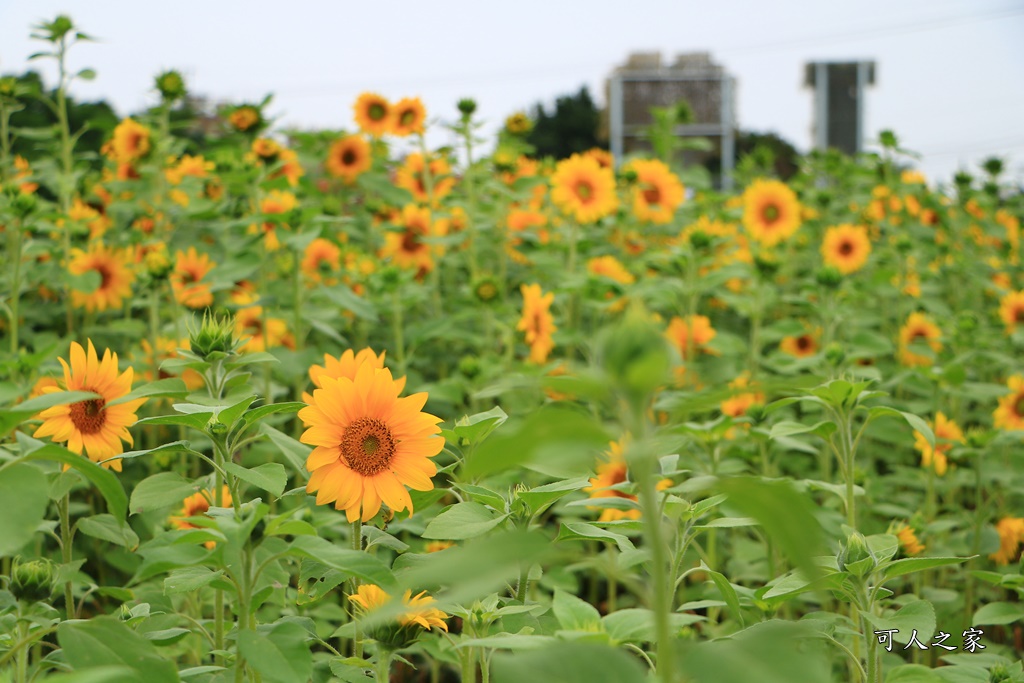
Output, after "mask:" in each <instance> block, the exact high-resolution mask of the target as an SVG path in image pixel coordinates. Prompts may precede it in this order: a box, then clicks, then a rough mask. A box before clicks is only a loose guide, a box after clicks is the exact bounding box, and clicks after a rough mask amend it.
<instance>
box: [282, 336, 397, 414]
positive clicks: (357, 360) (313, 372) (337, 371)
mask: <svg viewBox="0 0 1024 683" xmlns="http://www.w3.org/2000/svg"><path fill="white" fill-rule="evenodd" d="M385 353H386V352H385V351H381V352H380V355H378V354H377V353H375V352H374V350H373V349H371V348H369V347H367V348H365V349H362V350H361V351H359V352H355V351H353V350H352V349H346V350H345V352H344V353H342V354H341V355H340V356H338V357H337V358H335V357H333V356H331V355H329V354H326V353H325V354H324V364H323V365H314V366H312V367H310V368H309V379H310V381H312V382H313V385H314V386H315V387H316V388H317V389H320V388H322V387H323V384H322V383H321V381H322V380H323V378H324V377H330V378H331V379H340V378H342V377H345V378H347V379H350V380H352V381H355V378H356V371H357V370H358V369H359V366H361V365H362V364H363V363H369V364H370V365H371V366H372V367H374V368H375V369H377V370H381V369H383V368H384V354H385ZM395 386H396V387H397V388H398V393H402V390H403V389H405V378H404V377H399V378H398V379H396V380H395ZM302 402H303V403H308V404H312V403H313V396H312V395H311V394H308V393H303V394H302Z"/></svg>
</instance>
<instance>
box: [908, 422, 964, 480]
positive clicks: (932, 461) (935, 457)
mask: <svg viewBox="0 0 1024 683" xmlns="http://www.w3.org/2000/svg"><path fill="white" fill-rule="evenodd" d="M928 424H929V426H930V427H931V428H932V432H933V433H934V434H935V448H932V447H931V444H929V443H928V439H926V438H925V437H924V434H922V433H921V432H914V448H915V449H917V451H918V452H919V453H920V454H921V467H931V468H933V469H934V470H935V474H937V475H939V476H940V477H941V476H942V475H944V474H945V473H946V469H947V468H948V460H947V458H946V456H947V454H948V453H949V451H950V449H951V448H953V444H954V443H963V442H964V433H963V431H961V429H960V427H959V426H957V424H956V423H955V422H953V421H952V420H950V419H949V418H947V417H946V416H945V415H944V414H943V413H941V412H939V413H936V414H935V421H934V422H931V421H929V423H928Z"/></svg>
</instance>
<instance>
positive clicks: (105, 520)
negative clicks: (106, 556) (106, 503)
mask: <svg viewBox="0 0 1024 683" xmlns="http://www.w3.org/2000/svg"><path fill="white" fill-rule="evenodd" d="M76 526H77V528H78V530H79V531H81V532H82V533H83V534H85V535H86V536H92V537H93V538H99V539H101V540H104V541H108V542H110V543H114V544H116V545H120V546H124V547H125V548H128V550H135V549H136V548H138V547H139V537H138V536H137V535H136V533H135V531H133V530H132V528H131V527H130V526H128V525H127V524H125V523H124V522H122V521H120V520H118V519H117V518H115V517H114V516H113V515H110V514H102V515H93V516H92V517H83V518H82V519H80V520H78V522H77V523H76Z"/></svg>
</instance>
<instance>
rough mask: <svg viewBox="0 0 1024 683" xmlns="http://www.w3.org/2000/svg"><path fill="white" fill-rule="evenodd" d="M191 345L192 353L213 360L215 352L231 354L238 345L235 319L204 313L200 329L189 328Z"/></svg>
mask: <svg viewBox="0 0 1024 683" xmlns="http://www.w3.org/2000/svg"><path fill="white" fill-rule="evenodd" d="M189 346H190V348H191V350H192V353H194V354H196V355H197V356H199V357H201V358H203V359H206V360H212V359H213V358H215V357H217V356H215V354H223V355H229V354H232V353H234V352H235V349H236V348H237V347H238V340H236V339H235V321H234V320H233V319H232V318H231V317H230V316H228V317H226V318H224V319H223V320H222V319H220V318H219V317H218V316H216V315H209V314H208V313H204V314H203V322H202V324H201V325H200V326H199V329H190V330H189Z"/></svg>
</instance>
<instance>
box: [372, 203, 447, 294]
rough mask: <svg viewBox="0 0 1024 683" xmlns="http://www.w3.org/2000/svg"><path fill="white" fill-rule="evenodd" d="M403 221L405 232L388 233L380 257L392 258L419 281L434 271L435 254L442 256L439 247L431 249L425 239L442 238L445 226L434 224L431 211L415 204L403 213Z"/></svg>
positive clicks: (408, 206)
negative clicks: (408, 269)
mask: <svg viewBox="0 0 1024 683" xmlns="http://www.w3.org/2000/svg"><path fill="white" fill-rule="evenodd" d="M400 220H401V222H402V226H403V229H402V231H401V232H395V231H391V232H388V233H385V235H384V247H383V248H382V249H381V251H380V256H381V258H386V257H391V259H392V260H393V261H394V262H395V264H396V265H397V266H398V267H400V268H415V269H416V277H419V278H422V277H423V276H424V275H426V274H427V273H429V272H430V271H431V270H433V269H434V258H433V254H435V253H437V254H440V253H442V250H441V248H440V247H431V245H429V244H427V243H426V242H424V241H423V238H424V237H433V236H437V235H440V234H441V229H442V228H443V226H441V225H438V222H437V221H433V220H431V214H430V209H428V208H426V207H420V206H416V205H415V204H408V205H406V206H405V208H403V209H402V216H401V219H400Z"/></svg>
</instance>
